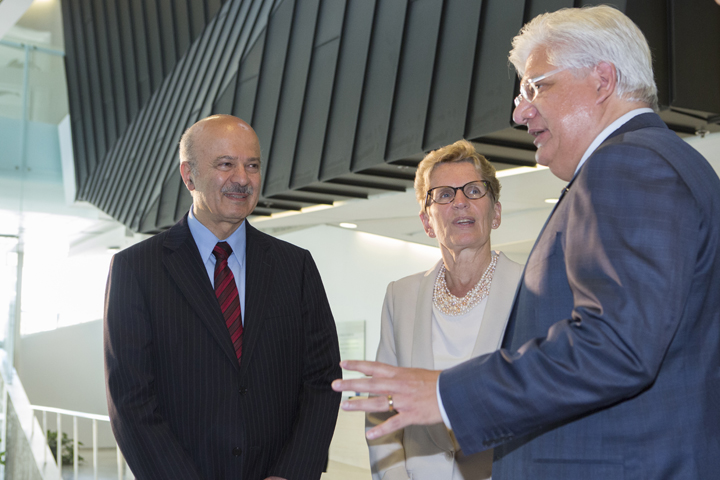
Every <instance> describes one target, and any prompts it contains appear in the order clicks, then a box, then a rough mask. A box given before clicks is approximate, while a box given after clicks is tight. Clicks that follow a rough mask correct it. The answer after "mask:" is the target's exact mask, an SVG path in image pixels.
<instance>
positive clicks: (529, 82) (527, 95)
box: [514, 67, 568, 107]
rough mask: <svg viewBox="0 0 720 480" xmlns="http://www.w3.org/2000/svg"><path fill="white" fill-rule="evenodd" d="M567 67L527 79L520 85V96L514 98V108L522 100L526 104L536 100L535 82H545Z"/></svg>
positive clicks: (536, 88) (536, 89)
mask: <svg viewBox="0 0 720 480" xmlns="http://www.w3.org/2000/svg"><path fill="white" fill-rule="evenodd" d="M567 69H568V67H562V68H557V69H555V70H552V71H550V72H548V73H546V74H544V75H539V76H537V77H535V78H528V79H526V80H525V81H524V82H522V83H521V84H520V95H518V96H517V97H515V100H514V101H515V106H516V107H518V106H519V105H520V102H522V101H523V99H525V100H527V101H528V103H532V102H534V101H535V98H537V94H538V87H537V85H535V84H536V83H537V82H539V81H541V80H545V79H546V78H548V77H549V76H550V75H555V74H556V73H560V72H562V71H563V70H567Z"/></svg>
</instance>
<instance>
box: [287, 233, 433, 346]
mask: <svg viewBox="0 0 720 480" xmlns="http://www.w3.org/2000/svg"><path fill="white" fill-rule="evenodd" d="M418 222H420V220H418ZM278 238H281V239H283V240H285V241H288V242H290V243H293V244H295V245H298V246H300V247H302V248H305V249H307V250H309V251H310V253H312V256H313V258H314V259H315V263H316V264H317V266H318V270H319V271H320V275H321V276H322V279H323V284H324V285H325V291H326V292H327V296H328V299H329V301H330V307H331V308H332V311H333V315H334V316H335V321H336V322H338V323H339V322H345V321H353V320H365V321H366V330H365V332H366V336H365V358H366V359H368V360H374V359H375V353H376V351H377V346H378V343H379V342H380V312H381V310H382V303H383V299H384V298H385V289H386V288H387V285H388V283H389V282H391V281H393V280H397V279H399V278H402V277H405V276H407V275H410V274H413V273H417V272H420V271H425V270H428V269H429V268H430V267H432V266H433V265H435V263H436V262H437V261H438V260H439V259H440V250H439V249H438V248H435V247H429V246H426V245H419V244H416V243H408V242H404V241H402V240H395V239H391V238H387V237H381V236H378V235H372V234H369V233H363V232H356V231H353V230H348V229H344V228H339V227H332V226H327V225H320V226H317V227H313V228H308V229H305V230H299V231H296V232H293V233H289V234H284V235H279V236H278Z"/></svg>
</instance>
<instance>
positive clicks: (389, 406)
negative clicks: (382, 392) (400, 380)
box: [388, 395, 395, 412]
mask: <svg viewBox="0 0 720 480" xmlns="http://www.w3.org/2000/svg"><path fill="white" fill-rule="evenodd" d="M393 405H394V404H393V399H392V395H388V411H389V412H394V411H395V407H394V406H393Z"/></svg>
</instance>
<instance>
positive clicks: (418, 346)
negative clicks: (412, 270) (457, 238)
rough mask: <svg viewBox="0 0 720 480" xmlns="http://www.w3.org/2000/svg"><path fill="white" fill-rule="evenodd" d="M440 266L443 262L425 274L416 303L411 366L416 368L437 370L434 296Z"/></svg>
mask: <svg viewBox="0 0 720 480" xmlns="http://www.w3.org/2000/svg"><path fill="white" fill-rule="evenodd" d="M440 265H442V260H441V261H440V262H439V263H438V264H437V265H435V268H433V269H432V270H428V271H427V272H425V275H424V276H423V278H422V280H421V281H420V288H419V289H418V296H417V299H416V301H415V319H414V321H413V340H412V342H413V343H412V355H411V357H410V365H412V366H413V367H416V368H426V369H428V370H432V369H434V368H435V362H434V361H433V354H432V351H433V349H432V295H433V286H434V285H435V278H436V277H437V274H438V271H439V270H440Z"/></svg>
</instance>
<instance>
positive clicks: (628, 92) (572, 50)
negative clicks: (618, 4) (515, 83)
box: [509, 5, 658, 110]
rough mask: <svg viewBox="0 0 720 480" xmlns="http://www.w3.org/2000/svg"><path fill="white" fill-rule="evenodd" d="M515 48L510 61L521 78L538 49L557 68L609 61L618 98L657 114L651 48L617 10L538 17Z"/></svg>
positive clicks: (572, 11) (566, 11) (523, 31)
mask: <svg viewBox="0 0 720 480" xmlns="http://www.w3.org/2000/svg"><path fill="white" fill-rule="evenodd" d="M512 45H513V48H512V50H511V51H510V56H509V59H510V62H511V63H512V64H513V66H514V67H515V70H516V71H517V72H518V75H520V76H521V77H522V76H524V75H525V63H526V62H527V59H528V57H529V56H530V54H531V53H532V52H533V51H534V50H536V49H538V48H545V49H546V53H547V58H548V62H549V63H550V64H551V65H553V66H555V67H566V68H576V69H583V68H593V67H595V66H596V65H598V64H599V63H601V62H608V63H612V64H613V65H615V69H616V71H617V76H618V79H617V93H618V96H619V97H620V98H622V99H624V100H627V101H639V102H644V103H647V104H648V105H650V106H651V107H652V108H653V109H655V110H657V102H658V100H657V87H656V86H655V79H654V77H653V70H652V55H651V54H650V47H649V46H648V43H647V40H646V39H645V36H644V35H643V33H642V32H641V31H640V29H639V28H638V26H637V25H635V24H634V23H633V22H632V20H630V19H629V18H628V17H627V16H625V14H623V13H622V12H620V11H619V10H617V9H615V8H613V7H610V6H607V5H600V6H596V7H584V8H564V9H562V10H558V11H556V12H551V13H544V14H542V15H538V16H537V17H535V18H534V19H532V20H531V21H530V22H528V23H527V24H525V26H524V27H523V28H522V29H521V30H520V33H519V34H518V35H517V36H516V37H515V38H513V41H512Z"/></svg>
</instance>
